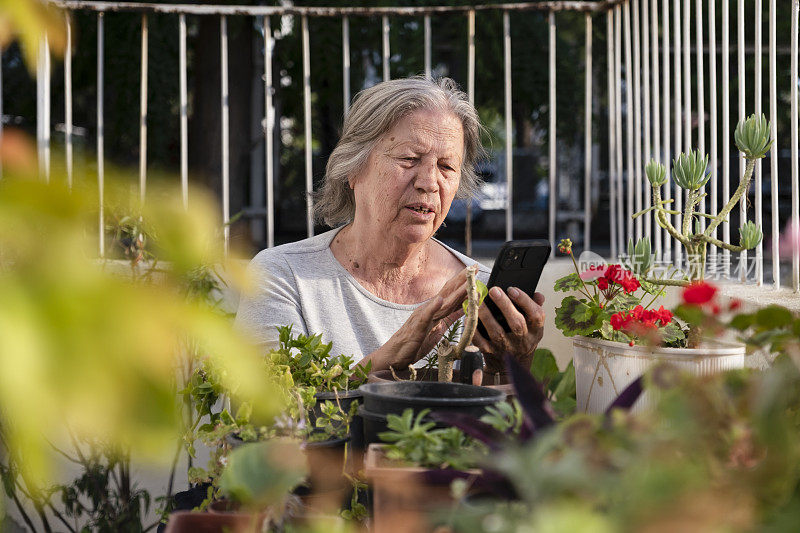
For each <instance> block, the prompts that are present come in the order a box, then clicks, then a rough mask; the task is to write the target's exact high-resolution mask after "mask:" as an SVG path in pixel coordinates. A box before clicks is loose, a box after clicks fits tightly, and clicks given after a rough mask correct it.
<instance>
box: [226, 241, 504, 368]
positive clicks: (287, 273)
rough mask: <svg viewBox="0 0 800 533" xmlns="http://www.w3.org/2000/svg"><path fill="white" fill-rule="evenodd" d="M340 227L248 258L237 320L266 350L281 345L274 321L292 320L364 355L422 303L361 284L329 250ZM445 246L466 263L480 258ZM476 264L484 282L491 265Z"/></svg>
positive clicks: (341, 349)
mask: <svg viewBox="0 0 800 533" xmlns="http://www.w3.org/2000/svg"><path fill="white" fill-rule="evenodd" d="M340 229H341V228H337V229H333V230H330V231H328V232H325V233H322V234H320V235H317V236H315V237H311V238H309V239H305V240H302V241H298V242H293V243H289V244H284V245H281V246H277V247H275V248H268V249H266V250H262V251H261V252H259V253H258V255H256V256H255V257H254V258H253V260H252V261H251V262H250V265H249V266H248V273H249V274H250V276H251V279H252V280H253V283H254V286H253V291H252V292H251V293H250V294H245V295H242V298H241V300H240V302H239V310H238V312H237V313H236V326H237V328H239V329H240V330H241V331H243V332H245V333H246V334H248V335H250V336H251V337H252V339H253V340H254V342H256V344H257V345H258V346H259V347H261V349H262V350H263V351H264V352H266V351H268V350H270V349H273V348H276V347H277V346H278V331H277V329H276V326H288V325H289V324H292V325H293V327H292V332H293V333H303V334H306V335H311V334H317V333H321V334H322V340H323V342H326V343H328V342H332V343H333V347H332V348H331V353H332V354H345V355H351V356H353V358H354V359H355V361H360V360H361V359H362V358H363V357H364V356H365V355H368V354H370V353H372V352H374V351H375V350H377V349H378V348H380V347H381V346H383V345H384V344H385V343H386V342H387V341H388V340H389V338H390V337H391V336H392V335H394V333H395V332H396V331H397V330H398V329H400V326H402V325H403V324H404V323H405V322H406V320H408V317H409V316H411V313H412V312H413V311H414V309H416V308H417V307H419V306H420V305H422V303H419V304H411V305H406V304H397V303H393V302H389V301H386V300H383V299H381V298H378V297H377V296H375V295H374V294H372V293H370V292H369V291H368V290H367V289H365V288H364V287H363V286H361V284H360V283H359V282H358V281H357V280H356V279H355V278H354V277H353V276H352V275H351V274H350V273H349V272H348V271H347V269H345V268H344V267H343V266H342V265H341V263H339V261H338V260H337V259H336V258H335V257H334V255H333V252H332V251H331V248H330V244H331V241H333V238H334V236H336V234H337V233H338V232H339V230H340ZM437 242H438V241H437ZM440 244H441V243H440ZM442 246H444V247H445V248H447V249H448V250H449V251H450V252H451V253H452V254H453V255H454V256H456V257H457V258H458V259H459V260H460V261H461V262H462V263H464V265H465V266H469V265H472V264H475V263H477V262H476V261H474V260H473V259H470V258H469V257H467V256H465V255H464V254H461V253H459V252H457V251H456V250H453V249H452V248H450V247H448V246H446V245H444V244H442ZM478 265H479V268H478V279H480V280H481V281H483V282H484V283H485V282H487V281H488V279H489V273H490V271H489V269H488V268H487V267H486V266H484V265H482V264H480V263H478Z"/></svg>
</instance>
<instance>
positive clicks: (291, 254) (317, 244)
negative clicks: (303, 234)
mask: <svg viewBox="0 0 800 533" xmlns="http://www.w3.org/2000/svg"><path fill="white" fill-rule="evenodd" d="M337 231H338V229H332V230H330V231H326V232H325V233H320V234H319V235H315V236H313V237H309V238H307V239H303V240H300V241H295V242H290V243H286V244H281V245H279V246H274V247H272V248H265V249H264V250H261V251H260V252H258V253H257V254H256V256H255V257H254V258H253V260H252V261H251V262H250V268H251V269H255V270H268V271H271V272H274V271H282V270H286V269H287V268H290V267H291V265H292V264H295V263H298V262H299V263H301V264H303V263H306V262H307V261H314V262H318V261H320V260H321V258H322V257H325V256H326V251H327V250H328V248H329V246H330V244H331V240H333V237H334V235H336V232H337ZM314 256H318V257H314Z"/></svg>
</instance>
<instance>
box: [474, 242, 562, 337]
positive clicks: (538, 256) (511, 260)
mask: <svg viewBox="0 0 800 533" xmlns="http://www.w3.org/2000/svg"><path fill="white" fill-rule="evenodd" d="M549 257H550V242H549V241H546V240H543V239H536V240H530V241H508V242H506V243H505V244H504V245H503V247H502V248H501V249H500V252H499V253H498V254H497V259H496V260H495V262H494V267H493V268H492V273H491V275H490V276H489V283H488V285H487V286H488V287H489V288H490V289H491V288H492V287H500V288H501V289H503V291H506V290H508V288H509V287H516V288H518V289H520V290H521V291H523V292H525V293H526V294H528V296H530V297H531V298H533V293H534V292H536V286H537V285H538V284H539V278H540V277H541V276H542V270H544V265H545V263H547V259H548V258H549ZM484 303H485V304H486V307H487V308H488V309H489V311H491V312H492V315H493V316H494V318H495V319H496V320H497V322H498V323H499V324H500V326H502V328H503V329H504V330H506V331H508V323H507V322H506V319H505V317H504V316H503V312H502V311H500V309H499V308H498V307H497V305H496V304H495V303H494V301H492V299H491V297H489V296H487V297H486V299H485V300H484ZM478 332H479V333H480V334H481V335H482V336H483V337H484V338H488V335H487V334H486V329H485V328H484V326H483V324H482V323H480V322H479V323H478Z"/></svg>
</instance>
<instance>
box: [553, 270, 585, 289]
mask: <svg viewBox="0 0 800 533" xmlns="http://www.w3.org/2000/svg"><path fill="white" fill-rule="evenodd" d="M582 286H583V282H582V281H581V278H580V276H578V274H576V273H574V272H573V273H572V274H570V275H568V276H564V277H563V278H559V279H557V280H556V282H555V284H554V285H553V290H554V291H556V292H569V291H577V290H578V289H580V288H581V287H582Z"/></svg>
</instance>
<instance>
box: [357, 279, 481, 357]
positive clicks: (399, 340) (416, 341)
mask: <svg viewBox="0 0 800 533" xmlns="http://www.w3.org/2000/svg"><path fill="white" fill-rule="evenodd" d="M466 282H467V274H466V269H464V270H462V271H461V272H459V273H458V274H457V275H456V276H454V277H453V278H452V279H450V280H449V281H448V282H447V283H445V285H444V287H442V289H441V290H440V291H439V293H438V294H437V295H436V296H434V297H433V298H431V299H430V300H429V301H427V302H426V303H424V304H423V305H421V306H419V307H418V308H417V309H415V310H414V312H413V313H411V316H410V317H409V318H408V320H406V322H405V323H404V324H403V325H402V326H401V327H400V329H398V330H397V332H396V333H395V334H394V335H392V336H391V338H390V339H389V340H388V341H387V342H386V344H384V345H383V346H381V347H380V348H378V349H377V350H375V351H374V352H372V353H371V354H369V355H367V356H366V357H364V359H362V360H361V361H360V362H359V363H358V364H360V365H366V364H367V363H369V362H372V369H373V370H386V369H388V368H389V367H392V368H394V369H397V370H399V369H402V368H406V367H407V366H409V365H411V364H413V363H416V362H417V361H419V360H420V359H422V357H424V356H425V354H427V353H428V352H430V351H431V350H432V349H433V348H434V347H435V346H436V343H437V342H439V340H440V339H441V338H442V335H444V334H445V332H447V330H448V328H449V327H450V326H451V325H452V324H453V323H454V322H455V321H456V320H458V318H459V317H460V316H462V315H463V314H464V313H463V311H462V310H461V303H462V302H463V301H464V299H465V298H466V297H467V288H466Z"/></svg>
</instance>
